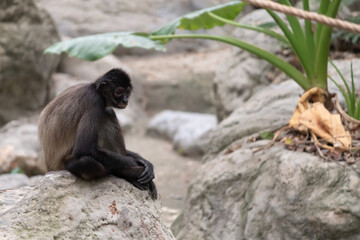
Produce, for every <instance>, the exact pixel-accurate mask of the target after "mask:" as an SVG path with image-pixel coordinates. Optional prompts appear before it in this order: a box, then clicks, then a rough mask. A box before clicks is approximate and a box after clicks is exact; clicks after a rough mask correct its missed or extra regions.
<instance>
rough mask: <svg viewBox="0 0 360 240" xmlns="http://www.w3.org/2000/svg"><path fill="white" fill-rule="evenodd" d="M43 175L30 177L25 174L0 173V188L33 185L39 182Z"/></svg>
mask: <svg viewBox="0 0 360 240" xmlns="http://www.w3.org/2000/svg"><path fill="white" fill-rule="evenodd" d="M41 178H42V176H41V175H38V176H33V177H30V178H29V177H28V176H26V175H25V174H21V173H20V174H2V175H0V190H6V189H14V188H18V187H23V186H29V185H30V186H32V185H35V184H37V183H38V181H39V180H40V179H41Z"/></svg>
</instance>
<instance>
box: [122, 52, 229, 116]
mask: <svg viewBox="0 0 360 240" xmlns="http://www.w3.org/2000/svg"><path fill="white" fill-rule="evenodd" d="M229 54H230V51H229V48H228V47H224V48H221V49H219V50H216V51H204V52H196V53H186V54H182V53H181V54H180V53H179V54H171V55H166V56H151V57H150V56H148V57H142V58H140V59H139V58H134V57H127V58H122V59H121V61H122V62H124V64H125V65H126V66H128V67H129V69H131V72H132V73H133V75H134V76H135V77H136V80H137V81H138V82H139V83H140V85H141V86H140V88H139V87H137V86H135V92H136V94H137V96H140V99H139V102H140V103H141V105H142V107H143V108H145V110H146V111H148V112H150V113H157V112H159V111H162V110H164V109H172V110H178V111H188V112H201V113H215V108H214V97H213V93H212V89H213V83H212V80H213V78H214V76H215V71H216V69H217V67H218V66H219V64H221V63H222V62H223V61H224V59H225V58H227V57H228V56H229ZM140 93H141V94H140Z"/></svg>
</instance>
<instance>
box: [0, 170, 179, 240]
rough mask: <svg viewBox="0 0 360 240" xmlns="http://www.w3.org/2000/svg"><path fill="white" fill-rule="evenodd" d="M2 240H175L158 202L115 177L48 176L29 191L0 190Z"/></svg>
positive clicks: (49, 174)
mask: <svg viewBox="0 0 360 240" xmlns="http://www.w3.org/2000/svg"><path fill="white" fill-rule="evenodd" d="M0 201H1V202H2V204H1V205H0V219H1V221H0V236H1V237H2V238H4V239H124V240H127V239H134V240H140V239H144V240H145V239H146V240H151V239H154V240H158V239H164V240H167V239H175V238H174V236H173V234H172V233H171V231H170V230H169V229H168V228H167V227H166V226H165V224H164V223H163V220H162V217H161V212H160V201H153V200H152V199H151V198H150V196H149V193H148V192H146V191H140V190H138V189H136V188H135V187H133V186H132V185H131V184H130V183H128V182H126V181H125V180H123V179H119V178H116V177H108V178H104V179H100V180H97V181H83V180H80V179H78V178H76V177H74V176H73V175H71V174H70V173H69V172H67V171H60V172H50V173H48V174H47V175H46V176H45V177H44V178H43V179H41V180H40V182H39V183H38V184H37V185H36V186H35V187H25V188H20V189H16V190H11V191H0Z"/></svg>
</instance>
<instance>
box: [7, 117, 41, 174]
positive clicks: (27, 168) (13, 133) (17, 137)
mask: <svg viewBox="0 0 360 240" xmlns="http://www.w3.org/2000/svg"><path fill="white" fill-rule="evenodd" d="M34 122H35V121H34V120H30V119H27V120H26V119H25V120H14V121H11V122H10V123H8V124H6V125H5V126H4V127H3V128H1V129H0V173H8V172H10V171H11V170H12V169H13V168H15V167H19V168H20V169H21V170H22V171H23V172H24V173H25V174H26V175H28V176H33V175H37V174H43V173H45V171H46V170H45V164H44V163H43V162H42V161H40V154H39V153H40V145H39V141H38V136H37V132H38V129H37V124H35V123H34Z"/></svg>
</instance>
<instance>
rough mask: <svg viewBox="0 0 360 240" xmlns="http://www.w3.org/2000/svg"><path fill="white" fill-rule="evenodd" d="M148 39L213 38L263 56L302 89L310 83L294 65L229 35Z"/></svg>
mask: <svg viewBox="0 0 360 240" xmlns="http://www.w3.org/2000/svg"><path fill="white" fill-rule="evenodd" d="M149 38H150V39H152V40H164V39H176V38H200V39H208V40H215V41H220V42H223V43H227V44H230V45H233V46H236V47H239V48H241V49H244V50H246V51H248V52H250V53H252V54H255V55H256V56H258V57H260V58H263V59H264V60H266V61H268V62H269V63H271V64H272V65H274V66H275V67H277V68H279V69H281V70H282V71H283V72H284V73H285V74H287V75H288V76H289V77H290V78H292V79H293V80H294V81H296V82H297V83H298V84H299V85H300V86H301V87H302V88H303V89H304V90H307V89H310V88H311V85H310V83H309V81H308V79H307V78H306V77H305V76H304V75H303V74H302V73H301V72H300V71H299V70H297V69H296V68H295V67H293V66H292V65H290V64H289V63H287V62H285V61H284V60H282V59H281V58H279V57H277V56H276V55H274V54H272V53H269V52H267V51H265V50H263V49H261V48H258V47H256V46H254V45H251V44H249V43H246V42H243V41H240V40H238V39H236V38H233V37H229V36H215V35H206V34H179V35H159V36H154V35H150V36H149Z"/></svg>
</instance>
